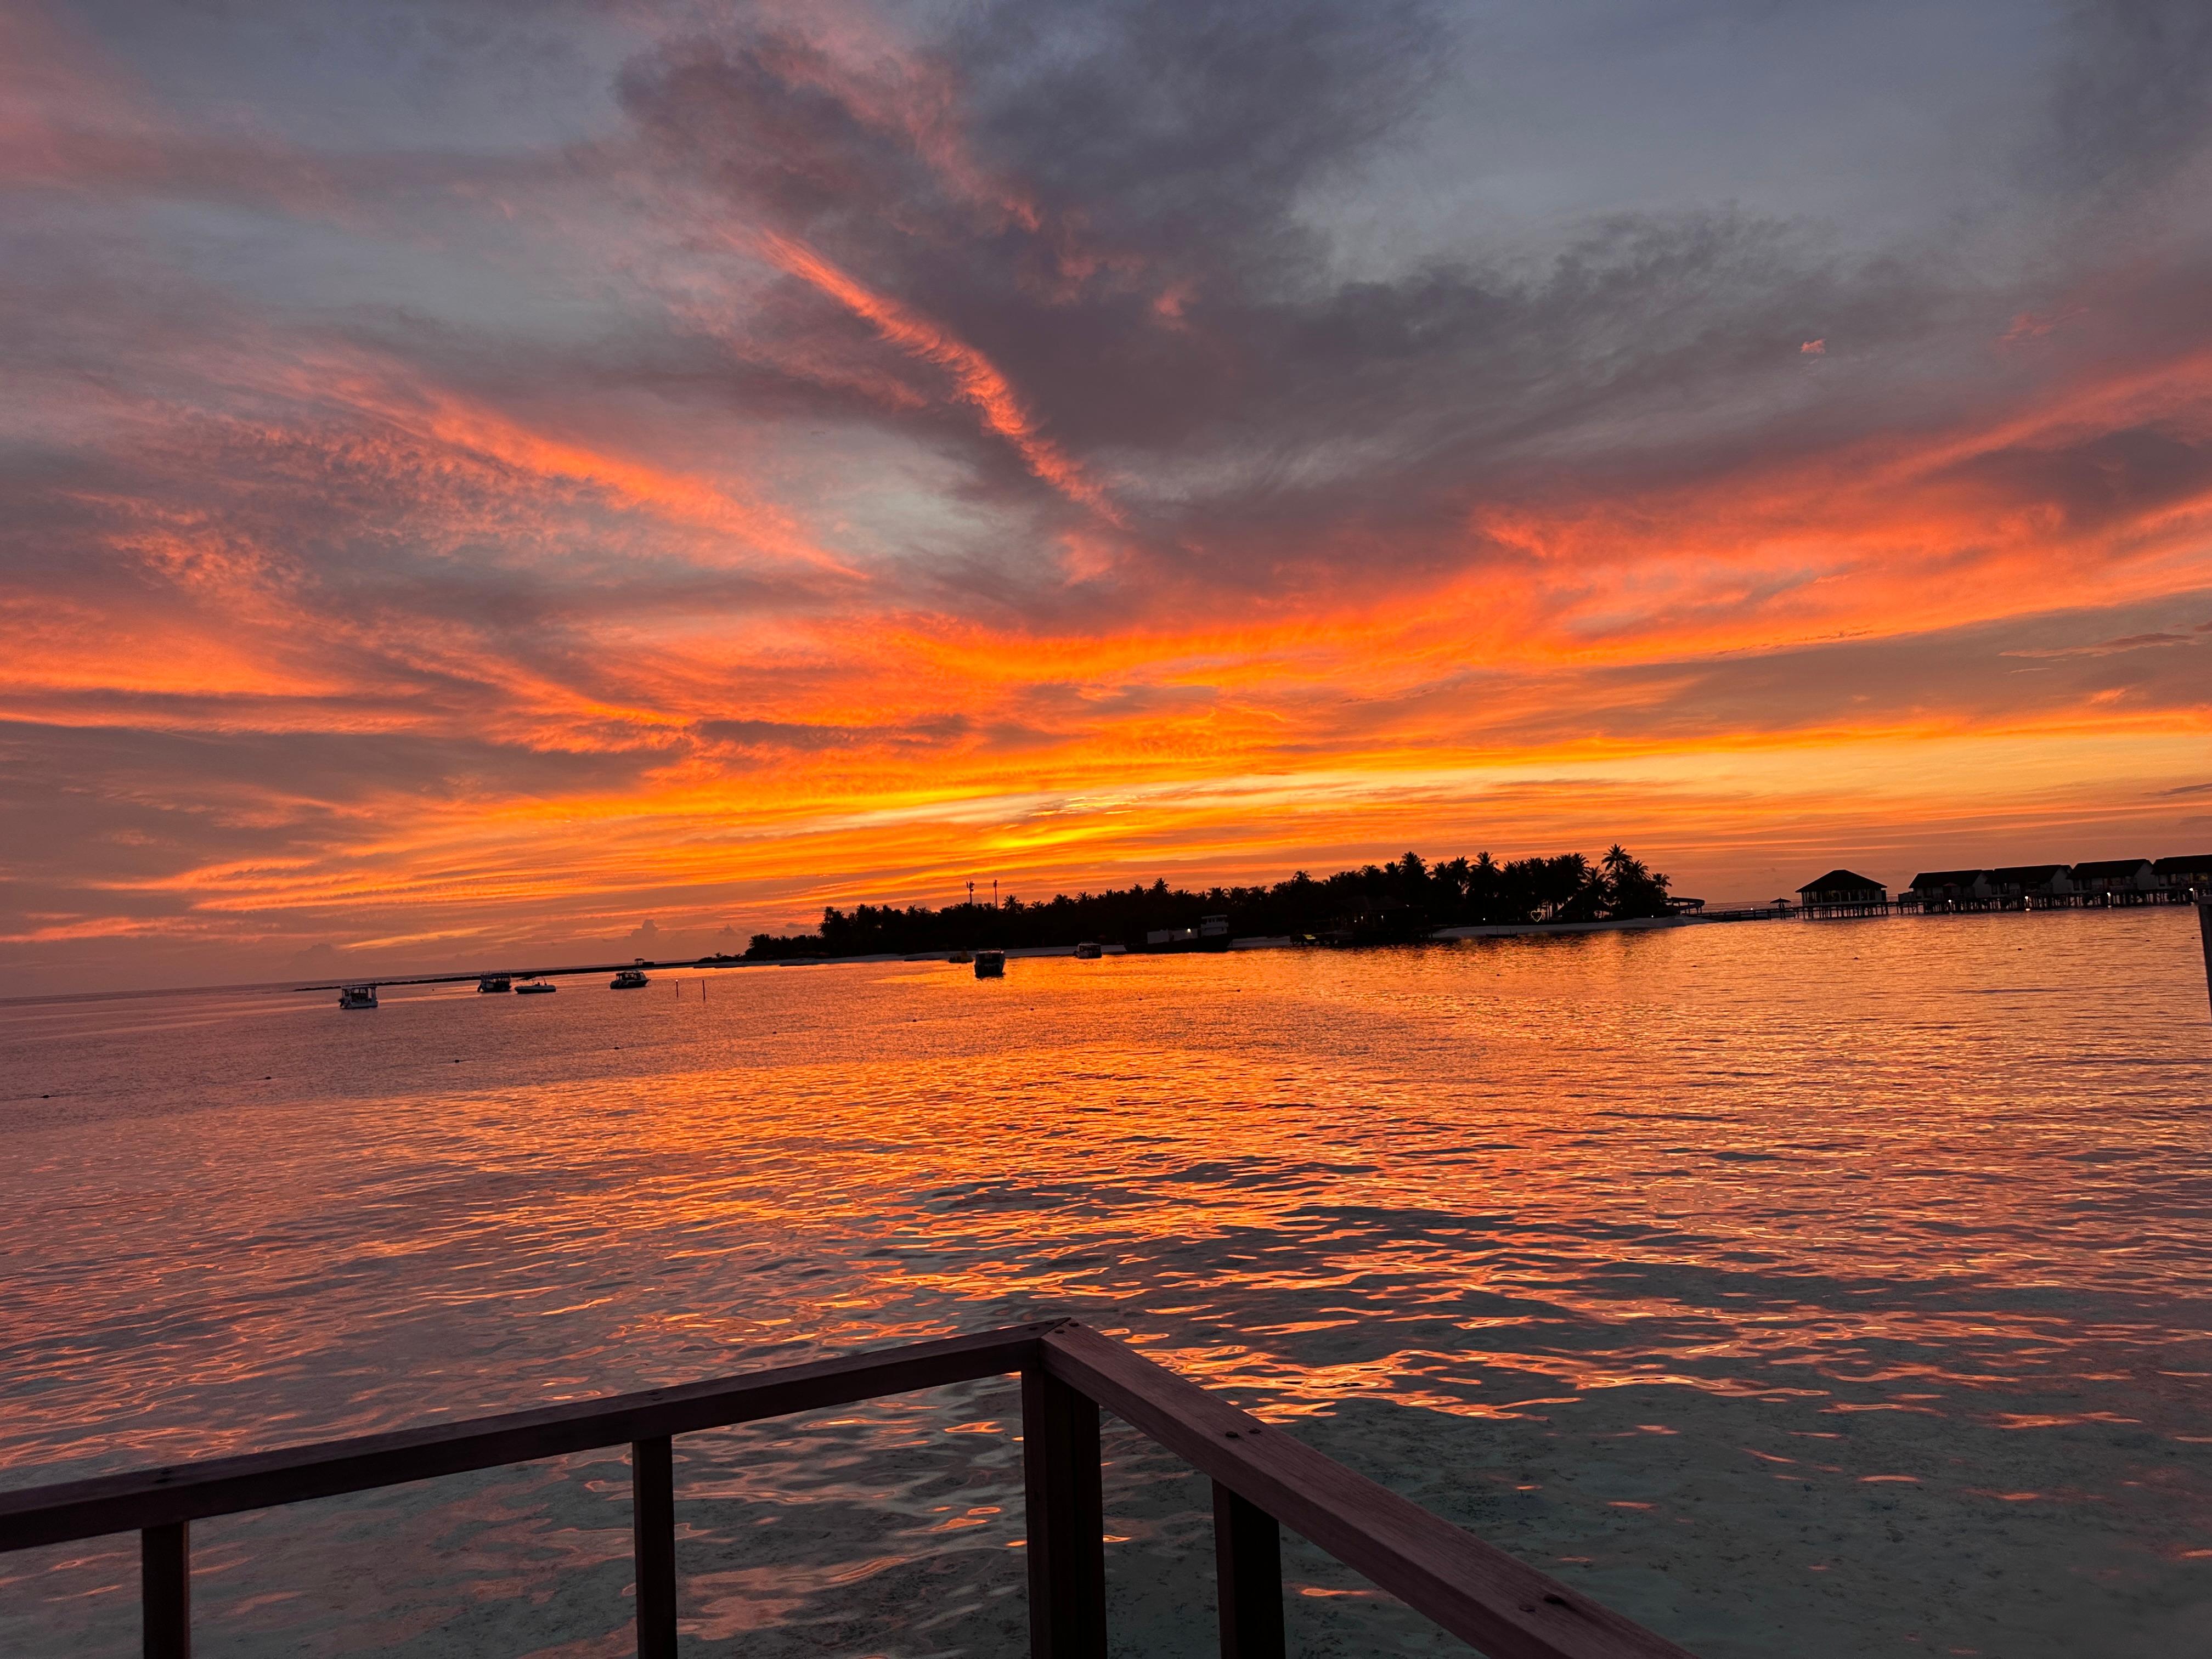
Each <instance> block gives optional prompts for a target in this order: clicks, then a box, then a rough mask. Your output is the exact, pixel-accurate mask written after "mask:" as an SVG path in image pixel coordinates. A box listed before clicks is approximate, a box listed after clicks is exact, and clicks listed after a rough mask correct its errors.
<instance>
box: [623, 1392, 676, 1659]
mask: <svg viewBox="0 0 2212 1659" xmlns="http://www.w3.org/2000/svg"><path fill="white" fill-rule="evenodd" d="M629 1490H630V1538H631V1553H632V1557H633V1559H634V1560H635V1564H636V1567H637V1659H676V1460H675V1455H674V1453H673V1451H672V1450H671V1448H670V1445H669V1441H668V1437H667V1436H666V1435H665V1434H664V1435H662V1436H660V1437H659V1438H657V1439H653V1440H636V1441H633V1442H631V1443H630V1449H629Z"/></svg>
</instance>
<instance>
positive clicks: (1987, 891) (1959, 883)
mask: <svg viewBox="0 0 2212 1659" xmlns="http://www.w3.org/2000/svg"><path fill="white" fill-rule="evenodd" d="M1905 898H1906V900H1907V902H1909V903H1911V904H1912V905H1914V906H1916V907H1917V908H1920V909H1923V910H1987V909H1990V908H1992V907H1993V906H1994V905H1995V903H1996V890H1995V889H1993V888H1992V887H1991V886H1990V872H1988V871H1987V870H1923V871H1922V872H1920V873H1919V874H1918V875H1917V876H1915V877H1913V878H1912V885H1911V886H1910V887H1908V888H1906V889H1905Z"/></svg>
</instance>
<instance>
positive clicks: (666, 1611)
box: [0, 1320, 1689, 1659]
mask: <svg viewBox="0 0 2212 1659" xmlns="http://www.w3.org/2000/svg"><path fill="white" fill-rule="evenodd" d="M1009 1371H1019V1372H1020V1373H1021V1374H1022V1419H1023V1463H1024V1472H1025V1473H1024V1484H1025V1488H1026V1492H1027V1495H1028V1513H1029V1534H1030V1536H1029V1547H1028V1549H1027V1551H1026V1553H1027V1555H1028V1558H1029V1563H1028V1565H1029V1576H1030V1647H1031V1653H1032V1655H1033V1656H1034V1659H1103V1655H1104V1653H1105V1651H1106V1646H1105V1571H1104V1567H1105V1559H1104V1535H1105V1513H1104V1506H1103V1495H1102V1492H1101V1483H1100V1466H1099V1437H1098V1419H1099V1412H1100V1410H1101V1408H1102V1407H1103V1409H1105V1410H1107V1411H1110V1412H1112V1413H1114V1414H1115V1416H1117V1417H1119V1418H1121V1419H1123V1420H1124V1421H1126V1422H1127V1423H1128V1424H1129V1425H1131V1426H1132V1427H1133V1428H1136V1429H1138V1430H1139V1431H1142V1432H1144V1433H1145V1434H1146V1435H1148V1436H1150V1437H1152V1439H1154V1440H1157V1441H1158V1442H1159V1443H1161V1444H1162V1445H1163V1446H1165V1447H1166V1448H1167V1449H1170V1451H1174V1452H1176V1453H1177V1454H1179V1455H1181V1456H1182V1457H1183V1458H1184V1459H1185V1460H1186V1461H1187V1462H1189V1463H1191V1464H1192V1465H1193V1466H1194V1467H1195V1468H1198V1469H1199V1470H1200V1472H1201V1473H1203V1474H1207V1475H1209V1476H1211V1477H1212V1480H1213V1483H1214V1515H1215V1524H1216V1527H1217V1529H1218V1534H1219V1536H1218V1552H1217V1554H1218V1562H1219V1570H1220V1573H1221V1580H1222V1582H1221V1594H1220V1602H1221V1635H1222V1651H1223V1653H1224V1654H1225V1656H1228V1659H1280V1656H1281V1654H1282V1651H1283V1624H1282V1618H1281V1611H1282V1583H1281V1568H1280V1552H1279V1545H1278V1541H1277V1538H1278V1534H1277V1523H1278V1522H1279V1523H1280V1524H1281V1525H1283V1526H1287V1527H1289V1528H1291V1530H1292V1531H1294V1532H1296V1533H1298V1534H1301V1535H1303V1536H1304V1537H1305V1538H1307V1539H1309V1540H1310V1541H1312V1542H1314V1543H1315V1544H1317V1545H1319V1546H1320V1547H1322V1549H1325V1550H1327V1551H1328V1553H1330V1554H1332V1555H1334V1556H1335V1557H1336V1558H1337V1559H1339V1560H1340V1561H1342V1562H1344V1563H1345V1564H1346V1565H1348V1566H1351V1567H1352V1568H1355V1569H1356V1570H1358V1571H1359V1572H1361V1573H1363V1574H1364V1575H1365V1576H1366V1577H1368V1578H1370V1580H1372V1581H1373V1582H1374V1583H1376V1584H1377V1585H1378V1586H1380V1587H1381V1588H1382V1589H1385V1590H1388V1591H1389V1592H1390V1593H1391V1594H1392V1595H1396V1596H1397V1597H1398V1598H1399V1599H1400V1600H1401V1601H1405V1602H1406V1603H1407V1605H1408V1606H1410V1607H1413V1608H1414V1609H1415V1610H1416V1611H1418V1612H1419V1613H1424V1614H1425V1615H1427V1616H1428V1617H1429V1618H1430V1619H1431V1620H1435V1621H1436V1622H1437V1624H1438V1625H1441V1626H1443V1628H1444V1629H1446V1630H1447V1631H1449V1632H1451V1633H1452V1634H1454V1635H1455V1636H1458V1637H1461V1638H1463V1639H1465V1640H1466V1641H1468V1642H1470V1643H1472V1644H1474V1646H1476V1647H1477V1648H1479V1649H1480V1650H1482V1651H1483V1652H1485V1653H1486V1654H1489V1655H1491V1656H1492V1659H1689V1656H1687V1655H1686V1654H1685V1653H1684V1651H1683V1650H1681V1649H1680V1648H1678V1647H1676V1646H1675V1645H1674V1644H1673V1643H1671V1642H1668V1641H1666V1640H1664V1639H1662V1638H1660V1637H1657V1636H1655V1635H1653V1634H1652V1633H1651V1632H1649V1631H1646V1630H1644V1629H1643V1628H1642V1627H1641V1626H1638V1625H1636V1624H1633V1623H1632V1622H1631V1621H1630V1620H1626V1619H1625V1618H1623V1617H1621V1616H1620V1614H1619V1613H1614V1612H1613V1611H1612V1610H1610V1609H1609V1608H1607V1607H1601V1606H1600V1605H1599V1604H1598V1603H1597V1602H1595V1601H1591V1600H1589V1598H1588V1597H1587V1596H1584V1595H1581V1594H1579V1593H1578V1592H1577V1591H1574V1590H1572V1589H1569V1588H1568V1587H1567V1586H1565V1584H1562V1583H1559V1581H1558V1580H1556V1579H1553V1578H1551V1577H1547V1576H1546V1575H1545V1574H1543V1573H1541V1572H1539V1571H1536V1569H1534V1567H1531V1566H1528V1565H1526V1564H1525V1563H1523V1562H1522V1561H1519V1560H1517V1559H1515V1558H1514V1557H1512V1556H1510V1555H1509V1554H1507V1553H1505V1552H1504V1551H1503V1550H1501V1549H1498V1548H1497V1547H1495V1546H1493V1545H1491V1544H1486V1543H1484V1542H1483V1541H1481V1540H1480V1539H1478V1538H1475V1537H1474V1536H1473V1535H1471V1534H1468V1533H1466V1532H1463V1531H1462V1530H1461V1529H1460V1528H1457V1527H1455V1526H1452V1525H1451V1524H1450V1523H1449V1522H1445V1521H1443V1520H1441V1519H1439V1518H1438V1517H1437V1516H1433V1515H1431V1514H1430V1513H1429V1512H1428V1511H1427V1510H1424V1509H1422V1508H1420V1507H1419V1505H1418V1504H1413V1502H1411V1501H1410V1500H1408V1499H1407V1498H1401V1497H1400V1496H1399V1495H1398V1494H1396V1493H1395V1492H1390V1491H1389V1490H1388V1489H1387V1488H1385V1487H1383V1486H1377V1485H1376V1483H1375V1482H1374V1481H1372V1480H1368V1479H1367V1478H1366V1477H1364V1475H1359V1474H1354V1473H1352V1471H1351V1470H1350V1469H1347V1468H1344V1467H1343V1466H1342V1465H1341V1464H1339V1463H1337V1462H1334V1461H1332V1460H1331V1459H1329V1458H1328V1457H1325V1456H1323V1455H1322V1454H1321V1453H1319V1452H1317V1451H1316V1450H1314V1449H1312V1448H1311V1447H1310V1446H1307V1445H1305V1444H1304V1443H1301V1442H1299V1441H1297V1440H1296V1439H1294V1438H1293V1437H1291V1436H1290V1435H1288V1434H1285V1433H1284V1432H1283V1431H1281V1430H1279V1429H1273V1428H1270V1427H1268V1426H1267V1425H1266V1424H1264V1423H1262V1422H1261V1421H1260V1420H1259V1419H1257V1418H1255V1417H1253V1416H1251V1415H1250V1414H1249V1413H1245V1412H1243V1411H1240V1410H1238V1409H1237V1407H1234V1406H1232V1405H1231V1404H1230V1403H1229V1402H1228V1401H1225V1400H1223V1399H1221V1398H1219V1397H1218V1395H1212V1394H1209V1393H1208V1392H1207V1391H1206V1389H1201V1388H1200V1387H1199V1386H1198V1385H1197V1384H1195V1383H1191V1382H1188V1380H1186V1379H1184V1378H1182V1377H1180V1376H1176V1374H1175V1373H1174V1372H1172V1371H1170V1370H1165V1369H1164V1368H1163V1367H1161V1366H1159V1365H1157V1364H1153V1363H1152V1361H1151V1360H1149V1359H1146V1358H1144V1357H1143V1356H1142V1355H1141V1354H1139V1353H1138V1352H1135V1351H1134V1350H1133V1349H1131V1348H1128V1347H1126V1346H1123V1345H1121V1343H1118V1342H1115V1341H1114V1340H1111V1339H1109V1338H1108V1337H1105V1336H1103V1335H1101V1334H1099V1333H1097V1331H1094V1330H1091V1329H1090V1328H1087V1327H1085V1326H1083V1325H1079V1324H1077V1323H1076V1322H1073V1321H1072V1320H1062V1321H1054V1322H1043V1323H1039V1324H1032V1325H1014V1326H1008V1327H1006V1328H1003V1329H1000V1330H994V1331H983V1332H979V1333H977V1334H974V1335H970V1336H957V1337H946V1338H942V1339H939V1340H934V1341H927V1342H916V1343H911V1344H908V1345H907V1346H902V1347H897V1348H888V1349H879V1350H877V1351H875V1352H868V1353H860V1354H850V1355H844V1356H841V1357H840V1358H835V1359H824V1360H817V1361H814V1362H812V1363H811V1364H801V1365H786V1366H781V1367H778V1368H776V1369H775V1370H763V1371H755V1372H752V1373H750V1374H748V1375H743V1376H728V1377H718V1378H715V1379H713V1380H712V1381H708V1382H704V1383H686V1384H684V1385H683V1386H682V1387H679V1388H672V1389H644V1390H641V1391H640V1392H638V1393H635V1394H624V1395H608V1396H605V1397H602V1398H600V1399H597V1400H584V1401H570V1402H568V1403H566V1404H562V1405H558V1406H547V1407H540V1408H538V1409H537V1410H534V1411H526V1412H513V1413H507V1414H505V1415H502V1416H497V1417H483V1418H473V1419H468V1420H466V1421H464V1422H458V1423H437V1424H431V1425H426V1426H424V1427H421V1428H415V1429H404V1430H401V1431H398V1432H396V1433H391V1434H376V1435H367V1436H363V1437H359V1438H356V1439H350V1440H335V1441H326V1442H323V1443H319V1444H315V1445H307V1446H294V1447H288V1448H286V1449H282V1450H278V1451H270V1452H257V1453H253V1454H251V1455H246V1456H243V1457H222V1458H210V1459H206V1460H203V1461H201V1462H191V1463H181V1464H176V1465H173V1466H171V1467H168V1468H155V1469H144V1470H139V1471H137V1472H134V1473H131V1474H114V1475H101V1476H99V1477H96V1478H94V1479H93V1480H73V1481H67V1482H64V1483H61V1484H59V1485H56V1486H40V1487H33V1488H31V1489H29V1490H27V1491H23V1492H7V1493H0V1553H6V1552H9V1551H13V1550H21V1549H29V1548H33V1547H37V1546H40V1545H46V1544H60V1543H69V1542H72V1541H76V1540H80V1539H85V1538H94V1537H99V1536H101V1535H104V1534H111V1533H118V1532H126V1531H134V1530H135V1531H137V1532H139V1533H140V1534H141V1536H142V1544H141V1553H142V1559H143V1567H142V1574H143V1578H142V1583H143V1596H144V1601H145V1615H144V1616H145V1651H146V1653H147V1655H148V1656H149V1659H185V1656H188V1655H189V1653H190V1651H191V1634H190V1628H189V1626H190V1609H191V1575H190V1559H189V1553H188V1551H189V1545H188V1538H189V1528H190V1524H191V1522H194V1521H197V1520H202V1519H204V1518H206V1517H209V1516H219V1515H233V1514H236V1513H239V1512H240V1511H241V1510H256V1509H265V1508H269V1507H270V1506H272V1505H275V1504H291V1503H298V1502H301V1501H302V1500H304V1499H307V1498H328V1497H333V1496H336V1495H337V1494H339V1493H343V1492H363V1491H367V1490H368V1489H370V1488H372V1487H378V1486H398V1485H401V1484H403V1483H404V1482H408V1481H412V1480H428V1479H430V1478H431V1477H433V1476H436V1475H441V1474H461V1473H464V1472H465V1471H468V1470H472V1469H483V1468H495V1467H498V1466H501V1465H503V1464H508V1463H520V1462H531V1461H532V1460H534V1459H538V1458H542V1457H556V1456H560V1455H564V1454H567V1453H570V1452H577V1451H587V1450H591V1449H595V1448H599V1447H604V1446H611V1445H619V1444H622V1443H624V1442H628V1443H629V1447H630V1462H631V1478H632V1492H633V1498H634V1503H635V1517H634V1524H635V1553H636V1563H637V1571H638V1595H637V1639H638V1651H639V1654H640V1655H641V1659H672V1656H673V1655H674V1654H675V1653H676V1651H677V1603H676V1583H677V1581H676V1563H675V1553H674V1547H673V1545H674V1532H675V1511H674V1483H673V1478H672V1475H673V1470H672V1466H671V1453H670V1440H671V1437H673V1436H676V1435H678V1434H688V1433H692V1432H696V1431H699V1430H702V1429H713V1428H721V1427H726V1426H728V1425H732V1424H737V1423H750V1422H757V1421H760V1420H761V1419H766V1418H774V1417H787V1416H790V1415H793V1413H799V1412H806V1411H817V1410H821V1409H823V1408H825V1407H835V1406H841V1405H849V1404H851V1403H852V1402H854V1401H859V1400H866V1399H872V1398H874V1397H877V1396H879V1395H890V1394H903V1393H908V1392H910V1391H912V1390H915V1389H929V1388H937V1387H941V1386H943V1385H945V1384H946V1383H963V1382H971V1381H975V1380H976V1379H978V1378H981V1377H986V1376H999V1375H1003V1374H1005V1373H1006V1372H1009Z"/></svg>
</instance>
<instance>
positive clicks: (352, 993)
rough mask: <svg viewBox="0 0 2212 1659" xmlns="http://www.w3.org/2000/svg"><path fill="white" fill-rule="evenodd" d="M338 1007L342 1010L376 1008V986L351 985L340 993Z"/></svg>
mask: <svg viewBox="0 0 2212 1659" xmlns="http://www.w3.org/2000/svg"><path fill="white" fill-rule="evenodd" d="M338 1006H339V1007H341V1008H374V1007H375V1006H376V987H374V985H349V986H346V987H343V989H341V990H340V991H339V992H338Z"/></svg>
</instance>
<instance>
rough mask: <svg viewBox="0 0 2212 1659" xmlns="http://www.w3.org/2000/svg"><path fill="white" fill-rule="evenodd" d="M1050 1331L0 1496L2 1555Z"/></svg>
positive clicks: (974, 1366)
mask: <svg viewBox="0 0 2212 1659" xmlns="http://www.w3.org/2000/svg"><path fill="white" fill-rule="evenodd" d="M1052 1328H1053V1325H1052V1324H1051V1323H1050V1322H1045V1323H1042V1324H1036V1325H1016V1326H1012V1327H1009V1328H1006V1329H1004V1330H995V1331H982V1332H979V1333H977V1334H975V1335H973V1336H954V1337H946V1338H945V1339H943V1340H939V1341H933V1342H916V1343H914V1344H911V1345H909V1346H906V1347H900V1348H887V1349H880V1350H878V1351H876V1352H872V1353H859V1354H843V1355H840V1356H839V1357H838V1358H835V1359H823V1360H817V1361H815V1362H814V1363H812V1364H805V1365H785V1366H781V1367H779V1368H777V1369H776V1370H767V1371H754V1372H751V1373H750V1374H748V1375H742V1376H722V1377H716V1378H714V1379H713V1380H711V1381H709V1382H705V1383H685V1384H684V1385H683V1386H681V1387H679V1388H673V1389H642V1390H641V1391H640V1392H638V1393H636V1394H618V1395H603V1396H601V1397H600V1398H599V1399H597V1400H576V1401H568V1402H565V1403H563V1404H562V1405H558V1406H545V1407H539V1408H538V1409H537V1410H534V1411H526V1412H510V1413H507V1414H505V1415H503V1416H500V1417H477V1418H470V1419H466V1420H465V1421H462V1422H459V1423H432V1424H428V1425H425V1426H423V1427H422V1428H418V1429H402V1430H400V1431H398V1432H397V1433H393V1434H371V1435H363V1436H362V1437H360V1438H359V1439H356V1440H328V1441H324V1442H322V1443H319V1444H317V1445H310V1446H289V1447H286V1448H285V1449H283V1450H281V1451H269V1452H254V1453H252V1454H250V1455H246V1456H244V1457H216V1458H209V1459H205V1460H204V1461H202V1462H196V1463H179V1464H177V1465H174V1466H173V1467H171V1468H155V1469H143V1470H139V1471H137V1472H135V1473H133V1474H110V1475H100V1476H97V1477H95V1478H94V1479H93V1480H72V1481H69V1482H67V1483H65V1484H63V1485H60V1486H35V1487H33V1488H32V1489H31V1490H29V1491H27V1492H6V1493H0V1552H3V1551H8V1550H20V1549H27V1548H29V1547H32V1546H33V1545H34V1544H63V1543H68V1542H70V1541H72V1540H75V1539H79V1538H97V1537H99V1536H100V1535H101V1534H105V1533H112V1532H129V1531H131V1530H132V1529H133V1528H139V1527H153V1526H164V1525H169V1524H173V1523H174V1522H179V1521H198V1520H204V1519H205V1518H206V1517H207V1516H214V1515H235V1514H237V1513H239V1512H240V1510H261V1509H268V1508H270V1506H271V1505H273V1504H296V1503H299V1502H301V1500H302V1499H305V1498H332V1497H336V1496H337V1495H338V1494H339V1493H341V1492H366V1491H368V1490H369V1489H370V1488H371V1487H374V1486H400V1485H403V1484H404V1483H405V1482H407V1481H410V1480H428V1479H429V1478H430V1477H431V1476H433V1475H440V1474H465V1473H466V1472H467V1471H469V1470H471V1469H489V1468H498V1467H499V1466H501V1464H506V1463H526V1462H531V1461H532V1459H535V1458H540V1457H559V1456H562V1455H564V1454H566V1453H568V1452H579V1451H590V1450H592V1449H595V1448H597V1447H601V1446H618V1445H621V1444H622V1443H623V1442H625V1441H636V1440H648V1439H653V1438H655V1437H661V1436H667V1435H678V1434H690V1433H693V1432H695V1431H697V1430H700V1429H716V1428H724V1427H726V1426H728V1425H731V1424H733V1423H753V1422H757V1421H759V1420H760V1419H763V1418H769V1417H789V1416H790V1415H792V1414H793V1413H795V1412H805V1411H814V1410H817V1409H818V1408H820V1407H828V1406H846V1405H850V1404H851V1403H852V1402H853V1401H856V1400H869V1399H872V1398H874V1397H875V1396H877V1395H886V1394H905V1393H908V1392H909V1391H910V1390H912V1389H933V1388H937V1387H939V1386H940V1385H941V1384H944V1383H967V1382H972V1381H974V1380H975V1378H977V1377H981V1376H1000V1375H1001V1374H1003V1373H1005V1372H1006V1371H1012V1370H1020V1369H1021V1368H1022V1367H1023V1365H1024V1364H1027V1363H1028V1362H1029V1360H1030V1358H1031V1356H1032V1355H1033V1354H1034V1352H1035V1351H1036V1342H1037V1340H1038V1338H1039V1337H1041V1336H1042V1335H1043V1334H1044V1333H1045V1332H1046V1331H1048V1330H1050V1329H1052Z"/></svg>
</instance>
